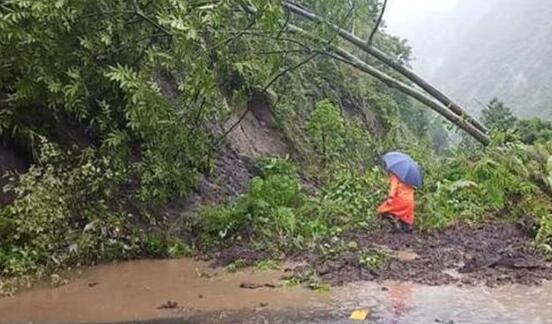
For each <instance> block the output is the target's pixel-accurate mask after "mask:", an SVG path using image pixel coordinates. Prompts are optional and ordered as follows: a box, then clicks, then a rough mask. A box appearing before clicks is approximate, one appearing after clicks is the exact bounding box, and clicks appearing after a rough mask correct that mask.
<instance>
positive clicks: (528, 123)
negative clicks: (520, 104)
mask: <svg viewBox="0 0 552 324" xmlns="http://www.w3.org/2000/svg"><path fill="white" fill-rule="evenodd" d="M481 113H482V117H483V118H482V121H483V122H484V123H485V124H486V125H487V126H488V127H489V128H490V129H492V130H494V131H498V132H501V133H508V134H509V135H510V137H516V138H517V139H519V140H521V141H522V142H523V143H525V144H530V145H532V144H535V143H541V144H543V143H547V142H548V141H550V140H551V139H552V123H550V122H549V121H546V120H542V119H540V118H529V119H519V118H517V117H516V116H515V115H514V113H513V112H512V110H511V109H510V108H509V107H507V106H505V105H504V103H502V102H501V101H499V100H498V99H496V98H495V99H493V100H491V102H490V103H489V105H488V106H487V107H485V109H483V110H482V111H481Z"/></svg>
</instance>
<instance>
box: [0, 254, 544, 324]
mask: <svg viewBox="0 0 552 324" xmlns="http://www.w3.org/2000/svg"><path fill="white" fill-rule="evenodd" d="M196 269H198V270H197V271H196ZM198 271H199V272H200V273H201V272H208V271H209V269H208V266H207V264H206V263H201V262H195V261H191V260H163V261H134V262H127V263H120V264H114V265H102V266H97V267H93V268H90V269H87V270H85V271H84V273H83V274H82V275H80V276H79V277H78V278H76V279H74V280H72V281H71V282H70V283H69V284H68V285H66V286H63V287H59V288H37V289H32V290H29V291H26V292H23V293H21V294H20V295H17V296H15V297H8V298H2V299H0V314H1V317H0V323H27V322H29V321H33V322H35V323H44V322H55V323H58V322H108V321H128V322H133V321H136V320H148V319H159V318H162V319H163V320H160V321H154V322H153V323H170V322H171V321H173V322H174V323H180V322H181V320H179V318H180V317H186V318H187V319H189V321H190V322H192V323H259V322H268V323H290V322H293V323H321V322H322V323H349V321H348V320H347V319H348V317H349V315H350V314H351V312H352V311H353V310H355V309H364V308H367V309H369V310H370V315H369V317H368V319H367V321H368V322H370V323H436V322H437V321H440V322H441V323H447V322H449V321H454V323H550V319H552V282H548V283H545V284H544V285H542V286H540V287H528V286H518V285H514V286H505V287H499V288H492V289H491V288H487V287H471V288H465V287H456V286H439V287H429V286H422V285H416V284H412V283H390V282H388V283H384V284H383V285H382V284H376V283H373V282H363V283H352V284H349V285H347V286H344V287H340V288H333V289H332V290H331V293H330V294H326V295H321V294H319V293H315V292H312V291H308V290H305V289H300V288H296V289H289V288H275V289H271V288H259V289H243V288H239V286H240V284H241V283H242V282H249V283H258V284H265V283H275V282H276V281H277V280H278V278H279V277H280V276H281V275H282V272H279V271H269V272H257V271H253V270H245V271H242V272H238V273H235V274H225V273H223V272H222V271H220V270H219V271H218V273H219V275H217V276H214V277H211V278H205V277H201V278H200V277H199V276H198V274H197V273H198ZM95 283H97V284H95ZM169 300H170V301H174V302H177V303H178V307H176V308H175V309H158V308H157V307H158V306H160V305H162V304H164V303H166V302H167V301H169ZM261 303H263V305H264V304H265V303H267V304H268V305H264V306H265V307H260V304H261ZM190 314H191V315H190Z"/></svg>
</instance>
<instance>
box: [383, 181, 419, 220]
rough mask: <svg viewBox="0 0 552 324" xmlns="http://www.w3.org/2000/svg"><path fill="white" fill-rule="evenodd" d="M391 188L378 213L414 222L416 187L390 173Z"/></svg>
mask: <svg viewBox="0 0 552 324" xmlns="http://www.w3.org/2000/svg"><path fill="white" fill-rule="evenodd" d="M389 181H390V183H391V190H390V191H389V196H388V197H387V199H386V200H385V201H384V202H383V203H382V204H381V205H380V206H379V207H378V214H380V215H383V214H391V215H393V216H395V217H397V218H398V219H399V220H400V221H402V222H404V223H407V224H409V225H412V224H413V223H414V188H412V187H411V186H409V185H407V184H406V183H403V182H402V181H401V180H400V179H399V178H398V177H397V176H396V175H394V174H392V173H389Z"/></svg>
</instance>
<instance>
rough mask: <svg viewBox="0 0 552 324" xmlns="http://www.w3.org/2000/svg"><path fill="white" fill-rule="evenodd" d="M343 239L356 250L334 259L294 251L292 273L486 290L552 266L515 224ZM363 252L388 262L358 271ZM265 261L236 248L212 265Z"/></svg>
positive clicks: (549, 276) (535, 280)
mask: <svg viewBox="0 0 552 324" xmlns="http://www.w3.org/2000/svg"><path fill="white" fill-rule="evenodd" d="M343 241H344V242H353V241H354V242H356V247H355V248H354V249H349V250H347V251H344V252H342V253H340V254H338V255H337V256H333V257H328V256H327V255H324V254H322V253H319V252H317V251H308V252H306V251H303V252H300V253H297V254H296V255H294V256H293V257H292V258H293V260H294V261H299V262H302V263H303V264H306V265H305V266H299V267H297V268H296V269H294V271H295V273H300V272H302V271H304V270H305V269H307V268H308V269H313V270H314V272H315V274H316V275H317V277H319V279H321V280H322V281H324V282H328V283H330V284H332V285H338V286H339V285H343V284H345V283H348V282H353V281H359V280H368V281H384V280H396V281H411V282H416V283H420V284H426V285H446V284H456V285H477V284H485V285H487V286H498V285H504V284H512V283H518V284H526V285H537V284H540V283H541V282H542V281H543V280H552V263H550V262H548V261H547V260H546V259H545V257H544V256H543V255H542V254H541V253H540V252H539V251H538V250H537V249H536V248H535V247H534V245H533V243H532V240H531V238H530V237H529V236H528V234H527V231H526V229H525V228H524V227H523V226H521V225H520V224H509V223H488V224H483V225H479V226H469V225H467V224H461V223H459V224H454V225H451V226H449V227H447V228H445V229H443V230H439V231H433V232H416V233H414V234H406V233H393V232H391V231H389V230H387V229H382V230H374V231H370V232H367V231H361V230H357V231H352V232H348V233H346V234H344V237H343ZM366 251H382V252H383V253H385V254H386V255H388V256H389V258H386V261H384V262H382V263H381V264H380V265H379V266H377V267H375V268H367V267H363V266H361V264H360V262H359V259H360V257H361V255H363V253H366ZM268 257H269V256H268V255H267V253H265V252H258V251H254V250H252V249H249V248H248V247H247V246H246V245H239V246H234V247H232V248H229V249H226V250H224V251H222V252H220V253H218V254H217V256H216V259H215V261H214V263H213V264H214V265H216V266H224V265H227V264H229V263H231V262H234V261H236V260H240V262H241V263H242V264H243V265H251V264H254V263H255V262H256V261H259V260H263V259H266V258H268Z"/></svg>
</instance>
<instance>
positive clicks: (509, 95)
mask: <svg viewBox="0 0 552 324" xmlns="http://www.w3.org/2000/svg"><path fill="white" fill-rule="evenodd" d="M385 21H386V26H387V30H388V31H389V32H390V33H392V34H394V35H397V36H399V37H402V38H406V39H408V44H409V45H410V46H411V47H412V52H413V53H412V54H413V58H414V61H413V63H412V66H413V69H414V70H415V71H416V72H417V73H419V74H421V75H422V76H423V77H424V78H426V79H427V80H428V81H430V82H432V83H433V84H435V85H436V86H437V87H438V88H440V89H442V90H443V91H445V92H446V93H447V94H448V95H449V96H451V97H452V98H454V99H455V100H457V101H458V102H459V103H461V104H463V105H465V106H467V108H468V110H470V112H479V111H480V110H481V109H482V105H481V103H483V104H486V103H488V102H489V101H490V100H491V99H492V98H494V97H498V98H499V99H500V100H502V101H504V102H505V103H506V104H507V105H508V106H509V107H510V108H512V110H513V111H514V113H515V114H516V115H518V116H520V117H533V116H535V117H541V118H545V119H548V120H552V71H550V69H552V0H484V1H481V0H389V4H388V8H387V11H386V14H385Z"/></svg>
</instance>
